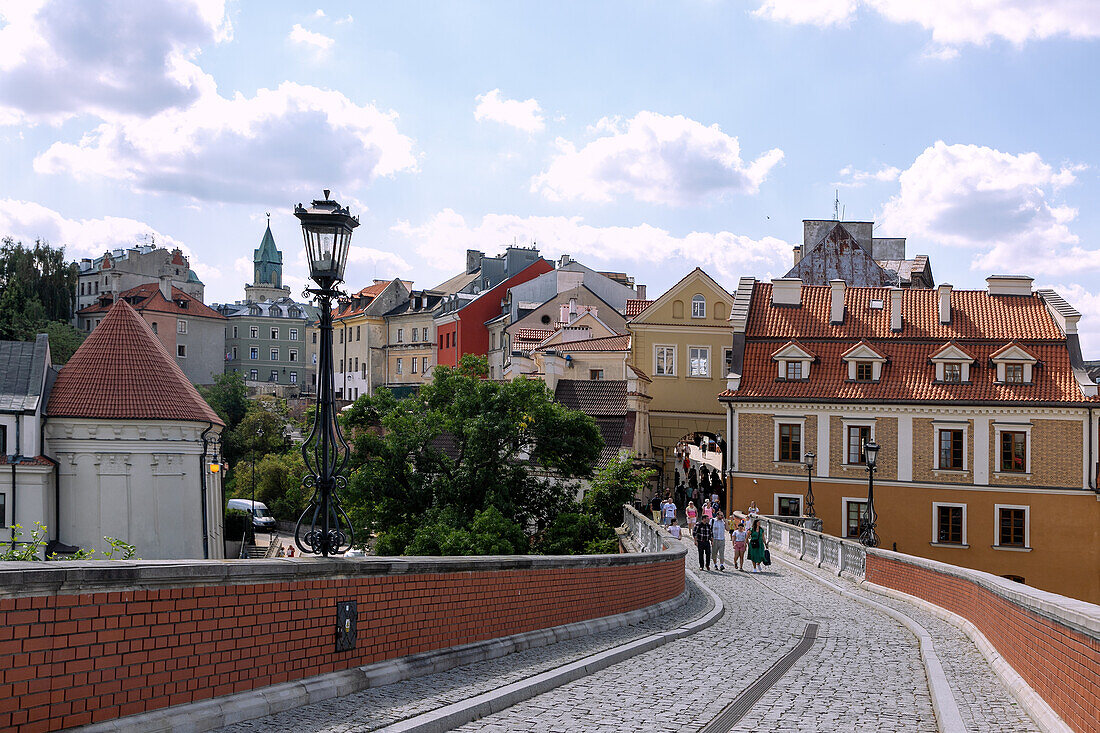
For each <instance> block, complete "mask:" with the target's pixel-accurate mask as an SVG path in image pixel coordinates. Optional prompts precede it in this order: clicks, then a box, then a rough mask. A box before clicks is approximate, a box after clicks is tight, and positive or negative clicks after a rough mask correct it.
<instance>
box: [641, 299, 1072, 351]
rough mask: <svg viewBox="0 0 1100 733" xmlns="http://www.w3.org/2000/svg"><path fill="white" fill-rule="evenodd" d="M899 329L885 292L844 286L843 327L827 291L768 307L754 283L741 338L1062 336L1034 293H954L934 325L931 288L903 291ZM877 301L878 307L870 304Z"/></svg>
mask: <svg viewBox="0 0 1100 733" xmlns="http://www.w3.org/2000/svg"><path fill="white" fill-rule="evenodd" d="M902 292H903V295H902V306H901V314H902V330H901V331H900V332H896V333H895V332H894V331H891V330H890V290H889V289H888V288H854V287H853V288H847V289H846V290H845V293H844V305H845V308H846V310H845V314H844V323H842V324H839V325H835V326H834V325H831V324H830V323H829V308H830V288H829V287H828V286H826V285H820V286H819V285H803V286H802V305H801V306H793V307H792V306H779V307H773V306H772V305H771V293H772V286H771V283H757V284H756V286H755V287H754V288H753V293H752V303H751V305H750V307H749V319H748V328H747V331H746V336H747V337H748V338H753V337H756V338H777V339H780V338H781V339H784V340H785V339H795V338H798V339H803V340H805V339H813V338H844V339H851V340H852V341H853V342H854V341H857V340H859V339H862V338H876V339H877V338H883V339H893V340H899V339H914V338H930V339H936V340H938V341H939V342H940V344H939V345H941V346H942V345H943V343H944V342H946V341H949V340H951V339H996V340H998V341H1000V342H1001V343H1002V344H1003V343H1004V342H1007V341H1012V340H1015V339H1019V340H1026V341H1029V342H1033V341H1037V340H1043V339H1056V340H1064V336H1063V335H1062V332H1061V331H1060V330H1059V329H1058V325H1057V324H1056V323H1055V322H1054V318H1053V317H1052V316H1051V315H1050V313H1049V312H1048V311H1047V308H1046V305H1045V304H1044V303H1043V301H1042V299H1041V298H1040V297H1039V296H1038V295H1035V294H1032V295H1029V296H1023V295H990V294H989V293H988V292H986V291H984V290H955V291H953V292H952V293H951V323H946V324H941V323H940V322H939V309H938V300H937V298H938V293H937V291H936V290H924V289H918V290H904V291H902ZM872 300H881V301H882V308H881V309H872V308H871V307H870V302H871V301H872ZM628 303H629V301H628Z"/></svg>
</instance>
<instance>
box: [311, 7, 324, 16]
mask: <svg viewBox="0 0 1100 733" xmlns="http://www.w3.org/2000/svg"><path fill="white" fill-rule="evenodd" d="M313 17H314V18H324V17H325V11H324V10H321V9H320V8H317V9H316V10H314V11H313Z"/></svg>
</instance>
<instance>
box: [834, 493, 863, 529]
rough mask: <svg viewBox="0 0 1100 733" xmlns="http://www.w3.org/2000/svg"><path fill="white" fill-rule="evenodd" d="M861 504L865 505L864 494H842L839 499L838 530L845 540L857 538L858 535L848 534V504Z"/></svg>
mask: <svg viewBox="0 0 1100 733" xmlns="http://www.w3.org/2000/svg"><path fill="white" fill-rule="evenodd" d="M853 502H855V503H857V504H863V505H864V506H867V497H866V496H844V497H841V499H840V530H841V535H840V536H841V537H842V538H843V539H846V540H852V539H859V537H858V536H855V537H853V536H852V535H849V534H848V505H849V504H851V503H853Z"/></svg>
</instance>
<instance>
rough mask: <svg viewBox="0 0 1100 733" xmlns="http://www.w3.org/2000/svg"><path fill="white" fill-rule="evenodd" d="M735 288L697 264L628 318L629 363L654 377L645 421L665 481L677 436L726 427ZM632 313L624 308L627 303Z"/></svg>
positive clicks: (670, 482)
mask: <svg viewBox="0 0 1100 733" xmlns="http://www.w3.org/2000/svg"><path fill="white" fill-rule="evenodd" d="M732 304H733V296H732V295H731V294H730V293H729V292H727V291H726V289H725V288H723V287H722V286H721V285H719V284H718V283H717V282H716V281H715V280H714V279H713V278H712V277H710V276H709V275H707V274H706V273H705V272H703V271H702V270H701V269H699V268H698V267H697V268H695V269H694V270H692V271H691V272H690V273H688V275H687V276H686V277H684V278H683V279H682V280H680V282H678V283H676V284H675V285H673V286H672V288H670V289H669V291H668V292H666V293H665V294H664V295H662V296H661V297H659V298H657V300H655V301H653V302H652V303H650V304H649V305H648V307H645V308H644V310H641V312H640V313H638V314H637V315H635V316H634V317H633V318H631V319H630V320H629V321H628V322H627V328H628V329H629V330H630V335H631V344H630V351H631V356H630V363H631V364H632V365H633V366H634V367H636V368H637V369H639V370H641V371H642V372H643V373H644V374H646V375H648V376H649V377H650V378H651V379H652V380H653V382H652V384H651V385H650V386H649V395H650V397H651V398H652V400H651V402H650V405H649V426H650V432H651V434H652V439H653V453H654V457H655V458H656V459H657V461H658V463H659V464H660V465H661V467H662V468H661V471H662V481H663V484H662V485H663V487H665V488H671V487H672V486H674V485H675V468H674V465H673V463H672V452H673V448H675V446H676V443H677V442H678V441H679V440H681V439H682V438H686V437H688V438H690V437H695V436H696V435H697V434H706V435H707V436H709V437H711V438H715V439H717V438H718V437H719V434H720V433H722V431H724V430H725V422H726V416H725V410H724V409H723V407H722V406H721V405H720V404H719V403H718V395H719V394H720V393H721V392H722V391H723V390H724V389H725V388H726V373H727V371H728V364H729V360H730V354H731V344H732V341H733V329H732V328H731V326H730V323H729V316H730V308H731V306H732ZM628 313H629V311H628Z"/></svg>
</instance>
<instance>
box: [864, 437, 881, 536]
mask: <svg viewBox="0 0 1100 733" xmlns="http://www.w3.org/2000/svg"><path fill="white" fill-rule="evenodd" d="M878 449H879V445H878V443H875V442H874V441H871V442H870V443H867V445H865V446H864V447H863V451H864V455H865V456H866V457H867V514H866V515H865V516H866V519H865V520H864V522H863V529H862V531H861V532H860V533H859V541H860V542H861V543H862V544H863V545H864V546H866V547H878V535H877V534H875V523H876V521H877V520H878V514H876V513H875V469H876V468H877V463H878Z"/></svg>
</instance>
